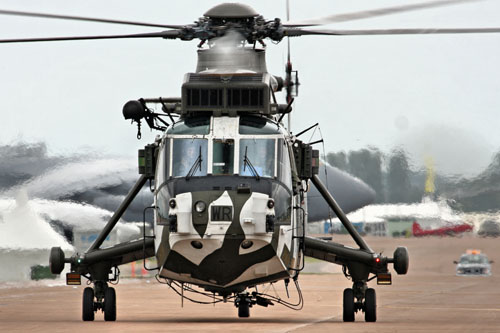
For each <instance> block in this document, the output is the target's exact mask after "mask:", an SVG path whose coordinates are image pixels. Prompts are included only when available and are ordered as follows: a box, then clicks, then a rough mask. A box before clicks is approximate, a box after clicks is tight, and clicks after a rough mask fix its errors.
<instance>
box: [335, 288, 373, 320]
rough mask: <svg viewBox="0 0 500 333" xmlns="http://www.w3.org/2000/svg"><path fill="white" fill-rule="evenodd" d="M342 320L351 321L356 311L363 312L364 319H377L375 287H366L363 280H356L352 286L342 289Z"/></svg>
mask: <svg viewBox="0 0 500 333" xmlns="http://www.w3.org/2000/svg"><path fill="white" fill-rule="evenodd" d="M343 305H344V309H343V316H342V317H343V320H344V321H345V322H353V321H354V319H355V318H354V314H355V313H356V312H358V311H363V312H364V313H365V321H367V322H375V321H377V297H376V293H375V289H373V288H368V287H367V285H366V282H365V281H356V282H354V284H353V287H352V288H347V289H344V304H343Z"/></svg>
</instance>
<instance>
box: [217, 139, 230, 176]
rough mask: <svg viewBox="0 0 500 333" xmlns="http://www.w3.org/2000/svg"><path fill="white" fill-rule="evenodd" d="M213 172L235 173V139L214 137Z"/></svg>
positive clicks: (222, 173) (218, 173)
mask: <svg viewBox="0 0 500 333" xmlns="http://www.w3.org/2000/svg"><path fill="white" fill-rule="evenodd" d="M213 152H214V153H213V162H212V174H214V175H232V174H233V173H234V170H233V169H234V140H232V139H227V140H223V139H214V142H213Z"/></svg>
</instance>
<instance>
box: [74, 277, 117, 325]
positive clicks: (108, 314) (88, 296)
mask: <svg viewBox="0 0 500 333" xmlns="http://www.w3.org/2000/svg"><path fill="white" fill-rule="evenodd" d="M94 289H95V291H94ZM94 289H93V288H91V287H87V288H85V289H84V290H83V299H82V319H83V321H93V320H94V317H95V312H96V311H98V310H102V311H103V312H104V320H105V321H115V320H116V292H115V288H113V287H109V286H108V285H107V283H106V282H102V281H96V282H95V283H94Z"/></svg>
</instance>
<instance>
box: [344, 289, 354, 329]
mask: <svg viewBox="0 0 500 333" xmlns="http://www.w3.org/2000/svg"><path fill="white" fill-rule="evenodd" d="M343 319H344V321H349V322H352V321H354V291H353V290H352V289H351V288H346V289H344V313H343Z"/></svg>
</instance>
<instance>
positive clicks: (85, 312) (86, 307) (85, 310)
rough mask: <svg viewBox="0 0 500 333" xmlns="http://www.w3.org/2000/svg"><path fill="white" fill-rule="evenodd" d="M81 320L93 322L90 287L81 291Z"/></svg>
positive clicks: (92, 295)
mask: <svg viewBox="0 0 500 333" xmlns="http://www.w3.org/2000/svg"><path fill="white" fill-rule="evenodd" d="M82 319H83V321H93V320H94V289H92V288H90V287H87V288H85V289H83V302H82Z"/></svg>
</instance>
